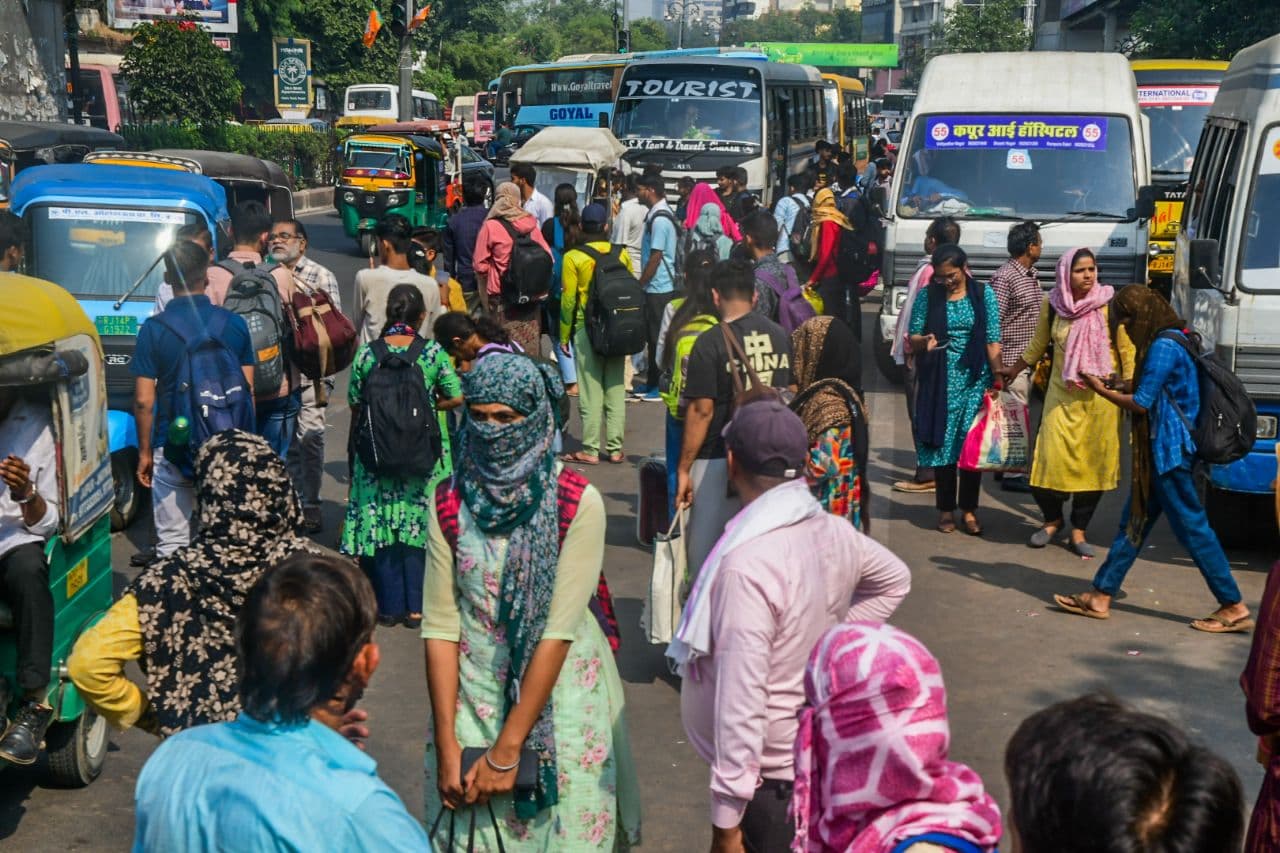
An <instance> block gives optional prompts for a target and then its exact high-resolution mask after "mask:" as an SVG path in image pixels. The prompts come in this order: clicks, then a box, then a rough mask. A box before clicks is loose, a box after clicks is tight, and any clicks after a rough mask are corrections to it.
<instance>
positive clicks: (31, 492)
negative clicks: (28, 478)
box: [9, 483, 40, 506]
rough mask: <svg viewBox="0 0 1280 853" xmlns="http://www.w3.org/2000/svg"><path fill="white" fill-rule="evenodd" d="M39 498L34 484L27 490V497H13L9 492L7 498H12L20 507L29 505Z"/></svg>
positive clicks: (11, 492)
mask: <svg viewBox="0 0 1280 853" xmlns="http://www.w3.org/2000/svg"><path fill="white" fill-rule="evenodd" d="M39 496H40V493H39V492H37V491H36V484H35V483H32V484H31V485H30V487H29V488H28V489H27V496H26V497H25V498H17V497H14V496H13V491H12V490H10V492H9V497H11V498H13V502H14V503H16V504H18V505H20V506H26V505H27V504H29V503H31V502H32V501H33V500H35V499H36V498H38V497H39Z"/></svg>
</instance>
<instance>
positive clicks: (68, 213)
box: [26, 205, 203, 299]
mask: <svg viewBox="0 0 1280 853" xmlns="http://www.w3.org/2000/svg"><path fill="white" fill-rule="evenodd" d="M26 218H27V224H28V227H29V228H30V231H31V251H30V253H29V254H28V257H27V265H28V267H29V269H30V270H31V273H32V275H35V276H38V277H40V278H44V279H48V280H49V281H56V282H58V283H59V284H60V285H62V286H63V287H65V288H66V289H67V290H68V291H70V292H71V293H72V294H73V295H75V296H77V297H79V298H93V299H116V298H118V297H119V296H120V295H121V294H123V293H124V292H125V291H126V290H128V289H129V287H130V286H131V285H132V284H133V282H134V280H135V279H136V278H137V277H138V276H140V275H142V273H143V272H145V271H146V269H147V267H149V266H150V265H151V263H152V262H153V261H154V260H155V259H156V257H157V256H158V255H159V254H160V253H161V252H163V251H164V250H165V249H167V248H169V247H170V246H171V245H173V240H174V235H175V233H176V232H177V231H178V229H179V228H181V227H182V226H184V225H188V224H191V223H195V222H202V221H203V220H202V219H201V217H200V216H199V214H197V213H195V212H193V211H183V210H137V209H124V208H102V207H65V206H58V205H39V206H36V207H33V208H30V209H29V210H28V211H27V215H26ZM163 272H164V270H163V265H157V267H156V268H155V269H153V270H152V271H151V273H150V274H148V275H147V277H146V279H145V280H144V281H143V282H142V284H141V285H140V286H139V287H138V289H137V290H135V291H134V292H133V294H132V296H131V297H130V298H132V299H152V298H154V297H155V295H156V290H157V289H158V288H159V287H160V283H161V281H163Z"/></svg>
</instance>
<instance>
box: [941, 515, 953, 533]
mask: <svg viewBox="0 0 1280 853" xmlns="http://www.w3.org/2000/svg"><path fill="white" fill-rule="evenodd" d="M938 532H939V533H955V532H956V522H955V519H954V518H944V519H943V520H942V521H939V522H938Z"/></svg>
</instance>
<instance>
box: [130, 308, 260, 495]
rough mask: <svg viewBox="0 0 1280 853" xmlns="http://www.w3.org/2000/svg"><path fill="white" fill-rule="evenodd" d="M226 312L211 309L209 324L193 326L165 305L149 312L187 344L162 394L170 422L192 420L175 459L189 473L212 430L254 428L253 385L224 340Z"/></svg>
mask: <svg viewBox="0 0 1280 853" xmlns="http://www.w3.org/2000/svg"><path fill="white" fill-rule="evenodd" d="M230 317H231V315H230V313H229V312H227V311H223V310H217V311H214V312H213V313H212V315H211V316H210V318H209V324H208V325H207V326H197V325H195V324H193V323H192V322H191V320H190V319H189V318H187V317H181V316H179V315H177V314H176V313H173V312H169V311H165V312H162V313H160V314H157V315H156V316H155V317H154V318H153V319H155V320H157V321H159V322H160V324H161V325H162V326H164V327H165V328H167V329H168V330H169V331H171V332H173V333H174V334H175V335H177V336H178V338H179V339H181V340H182V341H183V343H185V344H186V347H187V348H186V350H185V351H184V352H183V354H182V359H181V360H180V361H179V362H178V376H177V381H176V383H175V385H174V387H173V388H172V389H170V391H169V393H168V394H167V395H166V396H165V405H166V406H167V408H168V410H169V420H170V423H172V422H173V419H174V418H178V417H184V418H186V419H187V420H188V421H189V422H190V424H191V440H190V442H189V443H188V445H187V453H185V454H184V455H183V461H182V462H181V463H179V464H178V468H179V469H180V470H181V471H182V473H183V474H184V475H185V476H187V477H192V476H194V475H195V471H194V467H193V465H192V463H193V461H194V460H195V456H196V451H197V450H199V449H200V445H202V444H204V443H205V441H207V440H208V439H209V437H210V436H212V435H214V434H215V433H219V432H222V431H223V430H228V429H239V430H244V431H245V432H254V431H256V429H257V422H256V419H255V418H254V414H253V389H252V388H250V387H249V384H248V383H247V382H245V379H244V371H243V370H242V369H241V367H240V360H239V359H238V358H236V355H235V353H234V352H232V351H231V348H230V347H229V346H227V344H226V343H225V342H224V341H223V333H224V332H225V331H226V328H227V321H228V320H229V319H230Z"/></svg>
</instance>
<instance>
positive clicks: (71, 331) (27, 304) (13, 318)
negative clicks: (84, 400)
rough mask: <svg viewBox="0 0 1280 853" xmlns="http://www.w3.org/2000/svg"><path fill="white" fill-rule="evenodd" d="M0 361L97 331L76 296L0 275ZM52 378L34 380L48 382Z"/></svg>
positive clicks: (34, 281) (29, 279)
mask: <svg viewBox="0 0 1280 853" xmlns="http://www.w3.org/2000/svg"><path fill="white" fill-rule="evenodd" d="M0 305H3V306H4V311H3V312H0V359H3V358H6V357H8V356H11V355H14V354H15V353H20V352H25V351H27V350H31V349H34V348H37V347H44V346H48V345H50V344H52V343H54V342H55V341H60V340H65V339H66V338H71V337H74V336H76V335H88V336H89V337H91V338H93V339H94V340H97V339H98V330H97V329H96V328H95V327H94V325H93V321H92V320H90V319H89V316H88V315H87V314H85V313H84V309H83V308H81V307H80V303H79V302H77V301H76V299H75V297H74V296H72V295H71V294H70V293H68V292H67V291H65V290H63V289H62V288H61V287H59V286H58V285H56V284H54V283H52V282H49V281H45V280H44V279H40V278H33V277H32V276H29V275H20V274H18V273H5V274H3V275H0ZM51 378H55V377H46V378H43V379H41V378H37V377H32V380H33V381H48V379H51Z"/></svg>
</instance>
